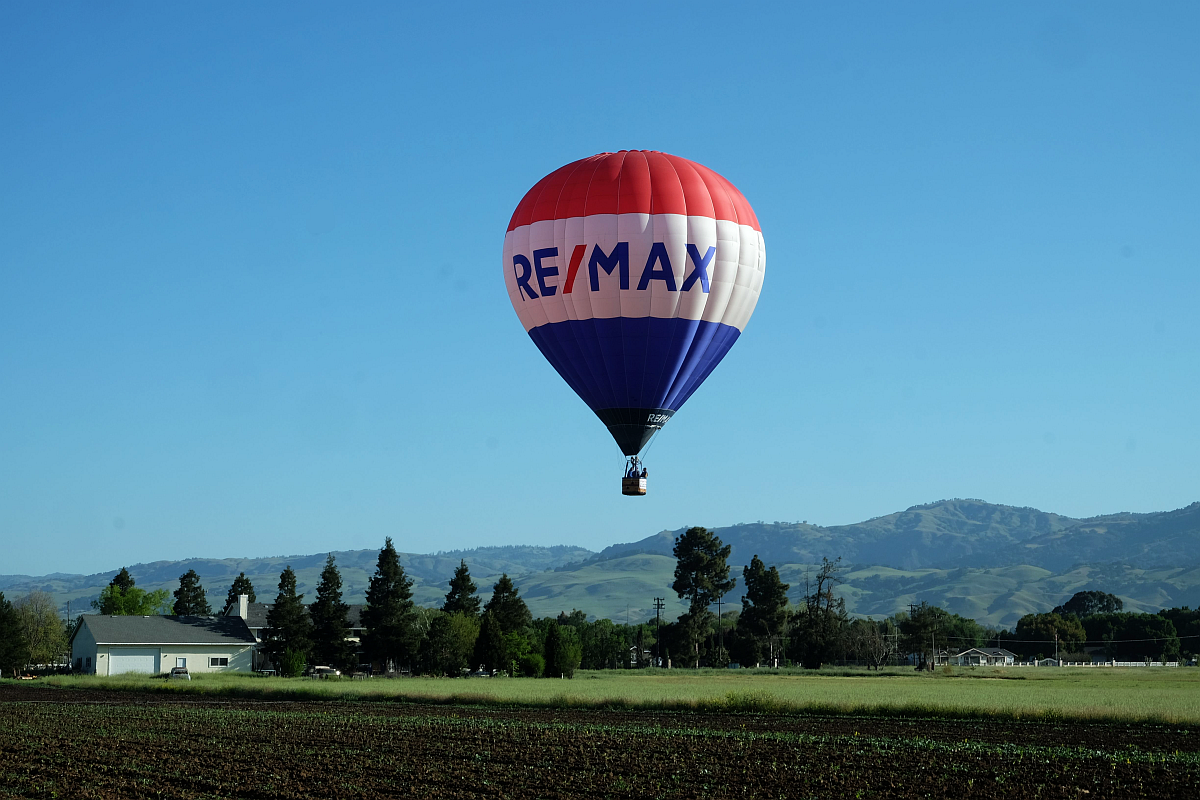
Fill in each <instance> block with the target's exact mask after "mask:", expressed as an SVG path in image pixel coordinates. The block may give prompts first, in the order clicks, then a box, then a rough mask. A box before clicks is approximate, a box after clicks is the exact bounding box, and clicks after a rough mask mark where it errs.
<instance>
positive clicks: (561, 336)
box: [529, 317, 741, 411]
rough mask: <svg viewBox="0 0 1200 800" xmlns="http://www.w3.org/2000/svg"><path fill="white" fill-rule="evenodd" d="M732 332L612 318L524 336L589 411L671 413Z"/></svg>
mask: <svg viewBox="0 0 1200 800" xmlns="http://www.w3.org/2000/svg"><path fill="white" fill-rule="evenodd" d="M740 333H741V331H739V330H738V329H737V328H734V327H733V326H731V325H724V324H722V323H719V322H702V321H700V320H691V319H658V318H656V317H638V318H632V319H631V318H626V317H616V318H613V319H588V320H567V321H566V322H551V323H547V324H546V325H540V326H538V327H536V328H533V329H532V330H530V331H529V336H530V338H531V339H533V341H534V343H535V344H536V345H537V346H538V349H539V350H541V351H542V355H544V356H545V357H546V360H548V361H549V362H550V363H551V364H553V365H554V368H555V369H556V370H558V374H559V375H562V376H563V379H564V380H566V382H567V383H568V384H570V386H571V388H572V389H574V390H575V392H576V393H577V394H578V395H579V396H580V397H581V398H583V401H584V402H585V403H587V404H588V406H590V407H591V409H592V410H593V411H599V410H600V409H604V408H643V409H650V408H666V409H670V410H671V411H676V410H678V409H679V407H680V406H682V405H683V404H684V401H686V400H687V399H688V398H689V397H691V395H692V392H694V391H696V388H697V387H698V386H699V385H700V384H701V382H703V381H704V379H705V378H707V377H708V374H709V373H710V372H712V371H713V368H714V367H716V366H717V364H718V363H720V361H721V359H722V358H724V357H725V354H726V353H727V352H729V348H730V347H732V346H733V343H734V342H736V341H737V338H738V336H739V335H740Z"/></svg>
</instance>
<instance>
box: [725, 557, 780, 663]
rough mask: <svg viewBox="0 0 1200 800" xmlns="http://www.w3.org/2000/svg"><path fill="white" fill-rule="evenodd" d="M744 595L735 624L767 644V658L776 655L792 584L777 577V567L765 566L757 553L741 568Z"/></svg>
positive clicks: (761, 642)
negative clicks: (747, 564)
mask: <svg viewBox="0 0 1200 800" xmlns="http://www.w3.org/2000/svg"><path fill="white" fill-rule="evenodd" d="M742 580H743V581H745V584H746V596H745V597H743V598H742V614H741V616H740V617H739V618H738V627H739V628H744V629H745V631H746V633H748V634H749V635H751V636H753V637H754V638H755V639H757V640H758V641H759V643H760V644H765V645H766V646H767V652H768V653H769V656H768V657H769V658H771V659H774V658H775V648H776V646H777V644H778V642H779V637H780V636H782V635H783V630H784V626H786V625H787V619H788V611H787V604H788V598H787V591H788V589H790V588H791V587H790V586H789V585H788V584H786V583H784V582H783V581H781V580H779V570H778V569H776V568H775V567H771V568H770V569H767V568H766V565H765V564H763V562H762V559H760V558H759V557H758V555H757V554H756V555H755V556H754V558H752V559H751V560H750V565H749V566H748V567H746V568H744V569H743V570H742Z"/></svg>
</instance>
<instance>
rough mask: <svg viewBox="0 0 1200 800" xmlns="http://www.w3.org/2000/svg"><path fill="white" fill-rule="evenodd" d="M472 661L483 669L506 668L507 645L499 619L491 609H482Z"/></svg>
mask: <svg viewBox="0 0 1200 800" xmlns="http://www.w3.org/2000/svg"><path fill="white" fill-rule="evenodd" d="M474 655H475V657H474V662H475V663H476V664H479V665H480V666H482V667H483V668H484V669H485V670H489V671H490V670H497V669H507V668H508V660H509V659H508V645H507V642H506V641H505V639H504V631H503V629H502V628H501V627H500V621H499V620H498V619H496V615H495V614H494V613H492V612H491V611H484V612H483V618H482V619H481V620H480V622H479V636H478V638H477V639H476V640H475V654H474Z"/></svg>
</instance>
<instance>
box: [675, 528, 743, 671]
mask: <svg viewBox="0 0 1200 800" xmlns="http://www.w3.org/2000/svg"><path fill="white" fill-rule="evenodd" d="M731 550H732V548H731V547H730V545H727V544H723V543H722V542H721V539H720V537H719V536H717V535H716V534H715V533H713V532H712V531H710V530H708V529H707V528H688V529H687V531H686V532H684V533H683V534H681V535H680V536H679V537H678V538H676V539H675V548H674V551H673V553H674V555H675V558H676V565H675V582H674V583H673V584H671V588H672V589H673V590H674V591H675V593H676V594H678V595H679V596H680V597H686V598H687V599H688V602H689V608H688V611H687V613H686V614H685V615H684V616H683V617H681V618H680V622H681V623H682V622H684V621H685V618H686V623H687V624H684V625H681V631H682V632H683V633H684V634H685V638H686V639H687V644H688V645H689V646H690V649H691V651H692V656H693V661H694V663H695V665H696V666H697V667H699V666H700V638H701V637H702V636H703V634H704V631H705V630H707V627H708V625H709V623H710V622H711V619H712V616H713V614H712V612H711V611H709V610H708V607H709V606H710V605H711V604H712V603H714V602H716V601H717V599H718V598H720V597H723V596H724V595H725V593H726V592H728V591H729V590H730V589H732V588H733V587H734V585H735V584H736V581H735V580H732V579H731V578H730V577H729V565H728V564H726V563H725V559H727V558H729V553H730V551H731Z"/></svg>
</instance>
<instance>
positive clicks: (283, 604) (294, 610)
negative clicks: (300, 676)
mask: <svg viewBox="0 0 1200 800" xmlns="http://www.w3.org/2000/svg"><path fill="white" fill-rule="evenodd" d="M303 599H304V595H302V594H296V573H295V572H294V571H293V570H292V568H291V566H290V565H289V566H288V567H287V568H285V569H284V570H283V572H282V573H280V575H279V594H277V595H275V604H274V605H273V606H271V609H270V610H269V611H268V612H267V630H266V631H264V634H265V635H264V638H263V650H264V651H265V652H266V654H267V657H268V658H270V659H271V661H272V663H274V664H275V665H276V666H277V667H279V668H280V669H281V670H282V669H284V662H283V660H282V659H283V657H284V654H285V653H286V652H287V651H289V650H290V651H293V652H294V653H299V654H300V656H301V657H304V658H307V656H308V653H309V651H310V650H311V649H312V622H311V621H310V620H309V617H308V610H307V609H305V608H304V605H303V604H302V602H301V601H302V600H303Z"/></svg>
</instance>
